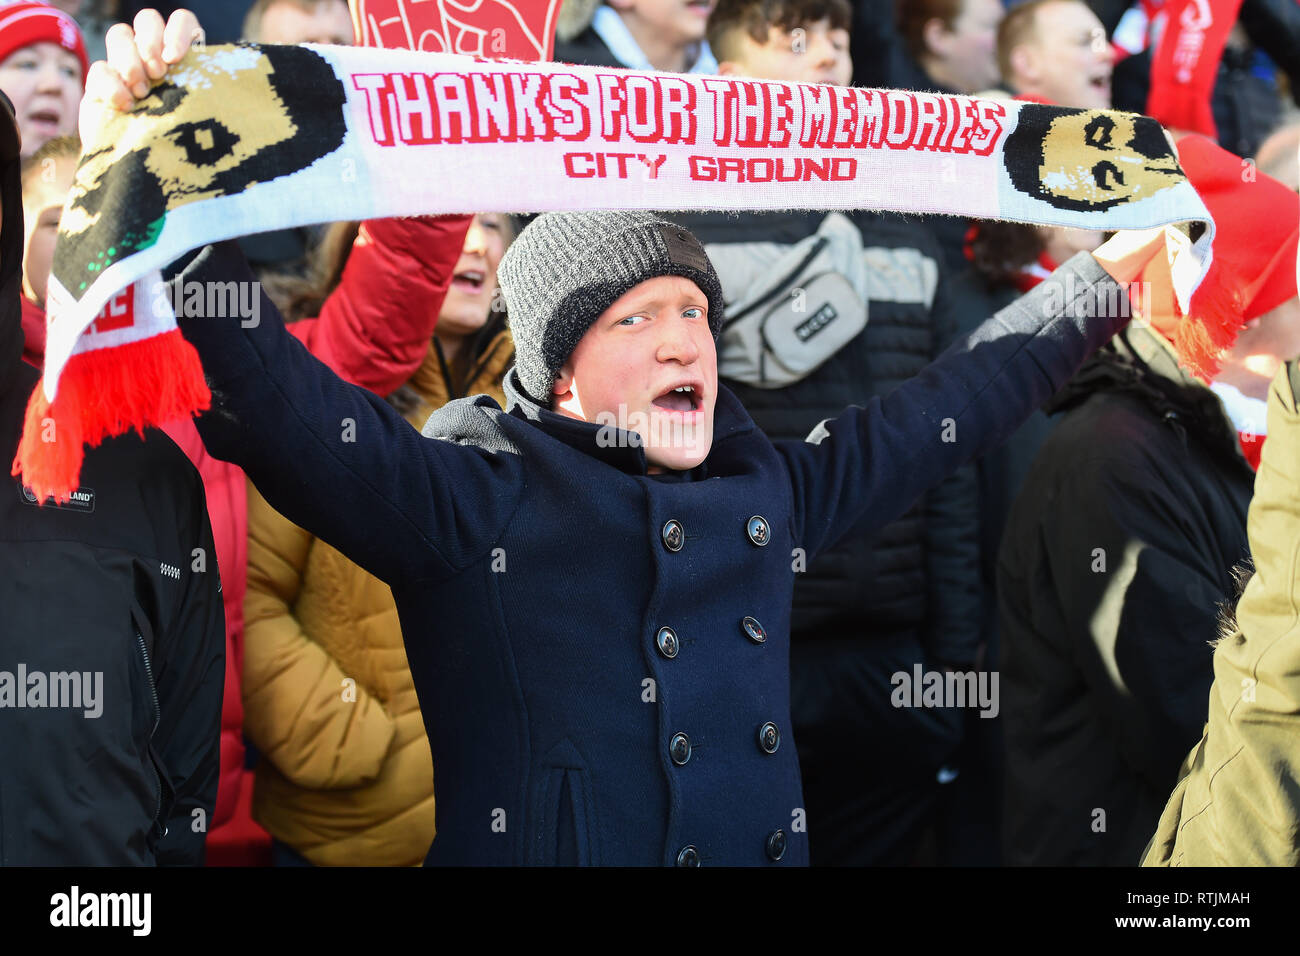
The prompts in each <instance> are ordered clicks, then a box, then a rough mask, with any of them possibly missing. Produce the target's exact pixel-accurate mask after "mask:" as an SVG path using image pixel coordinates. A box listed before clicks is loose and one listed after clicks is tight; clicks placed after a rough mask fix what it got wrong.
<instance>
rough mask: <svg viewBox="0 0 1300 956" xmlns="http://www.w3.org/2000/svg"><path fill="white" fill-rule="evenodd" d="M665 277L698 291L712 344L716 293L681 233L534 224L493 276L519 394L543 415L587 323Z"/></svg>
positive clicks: (602, 223) (569, 217)
mask: <svg viewBox="0 0 1300 956" xmlns="http://www.w3.org/2000/svg"><path fill="white" fill-rule="evenodd" d="M669 275H671V276H682V277H683V278H686V279H690V280H691V281H692V282H694V283H695V284H696V285H697V286H699V287H700V291H701V292H703V293H704V295H705V297H706V298H707V299H708V300H709V325H710V326H711V327H712V329H713V335H714V338H717V336H718V333H719V332H720V331H721V329H722V308H723V303H722V285H721V284H720V283H719V282H718V274H717V273H716V272H714V271H713V263H711V262H710V261H709V257H708V255H707V254H706V253H705V252H704V247H703V246H702V245H700V241H699V240H698V239H696V238H695V236H693V235H691V233H690V232H689V231H688V230H687V229H685V228H683V227H682V226H678V225H676V224H675V223H671V222H669V221H667V220H666V219H660V218H659V217H658V216H656V215H654V214H653V213H647V212H551V213H545V214H543V215H541V216H538V217H537V218H536V219H534V220H533V221H532V222H531V223H529V225H528V227H527V228H526V229H524V231H523V232H521V233H520V234H519V238H517V239H516V240H515V241H514V242H513V243H511V245H510V248H509V249H507V250H506V254H505V255H504V256H503V257H502V259H501V265H500V267H499V269H498V271H497V278H498V280H499V281H500V283H501V291H502V293H503V294H504V295H505V300H506V310H507V313H508V314H509V316H510V327H511V329H512V330H513V333H514V340H515V368H516V369H517V370H518V372H519V382H520V384H521V385H523V387H524V390H525V391H527V392H528V394H529V395H530V396H531V397H532V398H533V399H534V400H535V401H536V402H538V403H539V404H541V405H545V406H548V407H549V406H550V404H551V399H552V397H553V394H552V387H553V386H554V385H555V377H556V375H557V374H558V373H559V371H560V369H561V368H562V367H563V366H564V363H565V362H567V361H568V360H569V356H570V355H572V354H573V350H574V349H575V348H577V346H578V342H579V340H580V339H581V338H582V337H583V335H585V334H586V332H587V329H589V328H590V327H591V323H593V322H594V321H596V319H597V318H598V317H599V316H600V314H601V313H602V312H604V311H605V310H606V309H608V308H609V307H610V306H611V305H613V304H614V302H615V301H616V300H617V299H618V298H619V297H620V296H622V295H623V294H624V293H625V292H627V291H628V290H630V289H631V288H632V287H633V286H636V285H638V284H640V283H642V282H644V281H646V280H647V279H653V278H656V277H658V276H669Z"/></svg>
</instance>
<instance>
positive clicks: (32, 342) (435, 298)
mask: <svg viewBox="0 0 1300 956" xmlns="http://www.w3.org/2000/svg"><path fill="white" fill-rule="evenodd" d="M469 223H470V217H469V216H441V217H437V218H433V217H425V218H418V219H377V220H372V221H369V222H365V223H362V225H361V229H360V231H359V232H358V234H357V239H356V242H355V243H354V244H353V246H352V253H351V255H350V256H349V257H348V262H347V266H346V267H345V268H344V270H343V276H342V279H341V280H340V282H339V286H338V288H337V289H335V290H334V292H333V293H332V294H331V295H330V296H329V298H328V299H327V300H326V301H325V305H324V307H323V308H322V309H321V314H320V316H319V317H318V318H314V319H303V320H301V321H299V322H295V323H293V324H292V325H290V326H289V330H290V331H291V332H292V333H293V334H294V335H296V336H297V337H298V339H299V340H300V341H302V343H303V344H304V345H306V346H307V348H308V349H309V350H310V351H311V353H312V354H313V355H315V356H316V357H317V358H318V359H320V360H321V361H322V362H324V363H325V364H326V365H328V366H329V367H330V368H331V369H333V370H334V371H335V372H336V373H338V375H339V376H341V377H342V378H344V379H346V380H347V381H349V382H352V383H354V384H357V385H361V386H363V387H365V388H368V389H370V390H371V391H373V392H376V393H377V394H380V395H387V394H389V393H390V392H392V391H393V390H394V389H395V388H397V387H398V386H399V385H401V384H402V383H403V382H405V381H406V380H407V379H409V378H410V377H411V375H412V374H414V372H415V370H416V369H417V368H419V366H420V363H421V362H423V361H424V358H425V355H426V354H427V353H428V351H429V341H430V339H432V337H433V327H434V323H435V322H436V321H437V317H438V312H439V311H440V310H441V308H442V299H443V297H444V296H445V295H446V294H447V288H448V286H449V285H450V283H451V276H452V273H453V272H454V270H455V268H456V262H457V260H458V259H459V258H460V253H461V249H462V248H463V247H464V244H465V233H466V232H467V231H468V229H469ZM413 302H418V303H425V304H427V307H426V308H419V309H413V308H411V303H413ZM29 326H30V331H31V333H32V334H30V335H29V336H28V341H27V343H26V349H25V351H24V357H25V358H27V359H28V360H29V361H31V362H32V363H33V364H40V362H41V361H42V359H43V357H44V355H43V353H44V336H43V335H40V334H39V333H41V332H43V331H44V312H43V310H41V308H40V307H39V306H37V305H34V304H33V303H31V302H28V301H27V300H26V299H24V300H23V328H24V331H28V329H29ZM163 430H164V431H165V432H166V433H167V434H168V436H170V437H171V439H172V441H174V442H176V444H177V445H179V446H180V448H181V450H182V451H184V452H185V454H186V455H187V456H188V457H189V459H190V461H192V462H193V463H194V466H195V468H197V469H198V472H199V474H200V476H201V477H202V478H203V488H204V492H205V494H206V495H207V500H208V517H209V519H210V521H211V522H212V534H213V539H214V542H215V546H216V551H217V564H218V566H219V567H220V568H221V586H222V597H223V598H224V601H225V609H226V687H225V697H224V701H223V704H222V709H221V781H220V784H219V785H218V789H217V805H216V809H215V810H214V812H213V818H212V820H211V821H209V831H208V839H207V860H208V863H209V864H214V865H233V866H238V865H245V866H247V865H256V864H265V863H268V862H269V848H270V837H268V836H267V834H266V831H264V830H263V829H262V828H261V827H259V826H258V825H257V824H256V823H254V822H253V818H252V815H251V803H252V784H253V778H252V775H251V774H245V773H244V738H243V730H242V727H243V720H244V709H243V702H242V697H241V693H240V674H241V673H242V671H243V663H244V590H245V580H246V578H245V575H246V570H247V550H248V502H247V497H246V494H247V492H246V484H245V482H246V479H245V477H244V473H243V471H241V470H240V469H239V468H237V467H236V466H234V465H232V464H230V463H229V462H224V461H218V460H217V459H215V458H213V457H211V456H210V455H209V454H208V453H207V451H206V450H205V449H204V448H203V443H202V442H201V441H200V439H199V434H198V430H197V429H196V428H195V426H194V421H193V419H189V418H186V419H181V420H179V421H175V422H171V423H169V424H168V425H166V426H164V428H163Z"/></svg>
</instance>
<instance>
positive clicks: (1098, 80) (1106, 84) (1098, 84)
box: [1088, 73, 1110, 95]
mask: <svg viewBox="0 0 1300 956" xmlns="http://www.w3.org/2000/svg"><path fill="white" fill-rule="evenodd" d="M1088 85H1089V86H1091V87H1092V88H1093V89H1094V90H1096V91H1097V92H1098V93H1105V94H1107V95H1110V74H1109V73H1103V74H1100V75H1098V76H1094V77H1092V78H1091V79H1090V80H1088Z"/></svg>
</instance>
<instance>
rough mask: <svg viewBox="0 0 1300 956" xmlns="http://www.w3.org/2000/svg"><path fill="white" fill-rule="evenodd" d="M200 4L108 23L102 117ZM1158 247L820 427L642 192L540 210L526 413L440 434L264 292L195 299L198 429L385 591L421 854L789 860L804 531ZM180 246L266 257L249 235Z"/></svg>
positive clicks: (521, 370) (873, 495) (987, 417)
mask: <svg viewBox="0 0 1300 956" xmlns="http://www.w3.org/2000/svg"><path fill="white" fill-rule="evenodd" d="M190 26H191V21H190V20H187V19H186V18H184V17H176V18H173V20H172V22H171V23H170V24H168V25H167V27H166V30H164V25H163V23H162V20H161V18H160V17H157V16H153V17H142V18H138V19H137V23H136V27H137V30H138V33H136V34H133V33H132V31H131V30H130V29H129V28H126V27H125V26H121V27H116V28H114V30H115V33H114V35H113V36H112V37H111V38H110V40H111V42H110V54H109V56H110V60H109V63H108V64H97V65H96V68H95V70H93V71H92V80H91V87H90V90H89V93H88V99H87V103H86V105H85V107H84V108H83V120H84V119H86V116H87V113H93V112H94V110H96V109H98V108H102V107H103V105H104V104H105V103H107V102H109V101H113V103H114V104H115V105H116V106H117V107H118V108H129V107H130V105H131V104H132V103H133V102H134V100H135V97H137V96H140V95H143V93H145V92H147V87H148V80H149V78H153V79H158V78H160V77H161V76H163V75H165V73H166V72H167V70H168V69H169V65H170V64H174V63H176V62H177V61H178V60H179V59H180V57H181V56H182V55H183V54H184V52H185V48H186V47H187V46H188V42H187V38H188V36H189V35H190V33H189V31H190ZM164 41H166V42H164ZM164 50H166V52H165V54H164ZM1163 243H1164V230H1155V231H1152V232H1143V233H1136V234H1132V235H1125V236H1122V237H1120V238H1118V239H1117V240H1115V241H1113V242H1112V243H1110V244H1108V245H1107V246H1106V247H1103V248H1102V249H1099V250H1098V251H1097V252H1096V253H1094V254H1092V255H1088V254H1080V255H1079V256H1077V257H1075V258H1074V259H1072V260H1071V261H1070V262H1069V263H1067V264H1066V265H1065V266H1063V267H1062V269H1061V270H1060V271H1059V272H1058V274H1057V276H1056V278H1055V280H1054V281H1053V288H1052V289H1051V290H1044V291H1042V292H1035V293H1032V294H1030V295H1029V296H1027V297H1025V298H1024V299H1022V300H1020V301H1019V302H1017V303H1016V304H1015V305H1014V306H1013V307H1011V308H1009V309H1007V310H1004V311H1003V312H1002V313H1000V314H999V315H998V316H997V317H996V318H995V319H994V320H993V321H991V322H989V323H986V324H985V325H984V326H982V327H981V328H980V329H979V330H978V331H977V332H976V333H974V334H973V335H972V336H970V337H969V338H968V339H966V340H965V341H964V342H962V343H960V344H959V346H958V347H957V348H955V349H953V350H952V351H950V352H948V353H947V354H945V355H944V356H943V357H941V358H940V359H939V360H938V361H937V362H936V363H935V364H934V365H932V366H931V367H930V368H929V369H927V370H926V371H925V372H924V373H922V374H921V375H920V376H918V377H917V378H915V379H913V380H911V381H909V382H908V383H906V384H904V385H903V386H901V387H900V388H899V389H898V390H896V391H895V392H894V393H892V394H891V395H890V396H889V397H887V398H886V399H884V400H883V401H881V400H873V401H872V402H871V403H869V404H868V405H867V406H866V407H865V408H852V409H849V410H848V411H846V412H845V413H844V414H842V415H841V416H839V417H838V418H835V419H833V420H828V421H827V422H824V423H823V424H822V425H821V426H819V427H818V429H816V430H815V431H814V433H813V434H812V435H811V436H810V437H809V439H808V440H807V441H803V442H778V443H773V442H771V441H769V440H768V439H766V438H765V437H764V436H762V435H761V433H759V432H758V431H757V430H756V429H755V428H754V426H753V423H752V422H751V421H750V419H749V417H748V416H747V415H746V414H745V412H744V410H743V409H742V408H741V407H740V406H739V404H738V403H737V402H736V401H735V399H734V398H733V397H732V396H731V394H730V393H729V392H727V391H726V390H725V389H724V388H721V387H720V386H719V385H718V380H717V360H716V347H715V338H716V335H717V334H718V332H719V330H720V327H721V324H722V320H723V308H722V295H721V289H720V287H719V283H718V279H717V275H716V273H715V272H714V270H713V267H712V264H711V263H710V262H709V260H708V257H707V256H706V255H705V254H704V251H703V249H702V247H701V246H700V244H699V243H698V241H697V240H696V239H695V237H693V236H692V235H691V234H690V233H689V232H687V231H686V230H684V229H682V228H681V227H679V226H675V225H674V224H671V223H668V222H665V221H662V220H659V219H657V218H655V217H654V216H652V215H650V214H645V213H621V212H603V213H602V212H593V213H563V214H554V213H553V214H547V215H543V216H541V217H540V218H539V219H537V220H536V221H534V222H533V223H532V224H531V225H530V226H529V227H528V228H527V229H526V230H525V231H524V233H523V234H522V235H521V236H520V237H519V239H518V240H517V241H516V242H515V244H514V245H513V246H512V247H511V249H510V251H509V252H508V253H507V255H506V257H505V259H504V260H503V261H502V264H501V281H502V286H503V289H504V291H505V298H506V302H507V306H508V309H509V314H510V317H511V322H512V325H513V329H514V334H515V339H516V346H517V362H516V366H515V368H514V370H513V371H512V372H511V373H510V374H509V376H508V378H507V382H506V395H507V410H505V411H503V410H501V409H500V408H499V407H498V406H497V405H496V403H495V402H493V401H492V400H490V399H487V398H485V397H483V396H479V397H477V398H475V399H468V400H461V401H457V402H453V403H451V404H450V405H448V406H447V407H446V408H445V409H443V410H441V411H440V412H438V413H436V414H435V415H434V416H433V417H432V418H431V419H430V420H429V422H428V424H426V426H425V428H424V433H423V436H420V435H416V434H415V433H414V432H412V430H411V429H410V427H409V425H407V423H406V422H405V421H404V420H403V419H402V418H401V417H400V416H399V415H398V414H397V413H396V412H394V411H392V410H391V409H390V408H389V407H388V406H387V405H386V404H384V403H383V402H382V401H378V400H376V399H375V398H374V396H372V395H369V394H368V393H365V392H364V391H362V390H360V389H356V388H353V387H350V386H347V385H345V384H344V383H343V382H342V381H340V380H339V379H337V378H336V377H335V376H333V375H332V374H331V373H329V372H328V370H326V369H325V368H324V367H323V366H322V365H320V364H319V363H318V362H316V361H315V360H313V359H312V358H311V357H310V356H309V355H308V354H307V353H306V352H305V350H303V349H302V348H301V346H299V345H298V343H297V342H296V341H295V340H293V339H292V337H290V336H289V335H287V333H286V332H285V331H284V328H283V326H282V324H281V322H280V320H279V318H278V316H277V315H275V313H274V309H273V307H272V306H271V304H270V302H269V301H267V300H265V299H264V300H263V302H262V311H261V315H262V318H261V321H260V322H259V323H257V324H256V325H255V326H252V327H247V328H244V327H241V325H240V323H239V320H238V318H234V319H222V318H219V317H215V316H208V315H197V316H196V315H191V316H187V317H185V318H182V319H180V326H181V330H182V332H183V333H184V335H185V336H186V338H187V339H188V340H189V341H190V342H191V343H192V344H193V345H194V346H195V347H196V348H197V350H198V352H199V354H200V356H201V357H202V359H203V363H204V367H205V371H206V373H207V375H208V378H209V381H210V382H211V384H212V387H213V388H212V391H213V401H214V407H213V410H212V413H210V414H207V415H205V416H204V417H203V418H202V419H201V420H200V423H199V427H200V432H201V433H202V434H203V437H204V440H205V442H206V443H207V445H208V447H209V450H210V451H211V452H212V453H213V454H215V455H217V456H218V457H222V458H229V459H231V460H235V461H237V462H238V463H239V464H241V465H242V466H243V467H244V468H245V470H246V471H247V472H248V474H249V475H250V477H251V478H252V479H253V480H254V482H255V483H256V484H257V485H258V487H259V490H261V491H262V492H263V494H264V496H265V497H266V498H267V500H268V501H270V502H271V503H272V504H274V505H275V506H276V507H277V508H278V509H279V510H281V511H282V513H284V514H285V515H286V516H287V517H289V518H290V519H291V520H293V521H295V522H296V523H297V524H299V525H301V526H302V527H305V528H307V529H309V530H312V531H313V532H315V533H317V534H319V535H320V536H321V537H322V538H324V539H325V540H327V541H329V542H330V543H331V544H333V545H335V546H336V547H338V548H339V549H340V550H341V551H343V552H344V553H345V554H347V555H348V556H350V557H352V558H353V559H354V560H356V561H357V562H358V563H359V564H361V565H362V566H363V567H365V568H367V569H368V570H370V571H371V572H372V573H374V574H375V575H376V576H378V577H380V578H381V579H383V580H385V581H386V582H388V583H389V584H390V585H391V586H392V589H393V594H394V598H395V599H396V603H397V606H398V610H399V614H400V616H401V620H402V629H403V634H404V637H405V641H406V649H407V656H408V659H409V661H410V664H411V670H412V674H413V676H414V679H415V682H416V687H417V690H418V693H419V696H420V703H421V709H422V711H423V713H424V716H425V722H426V727H427V729H428V730H429V736H430V744H431V747H432V750H433V757H434V765H435V766H436V767H438V768H439V773H440V774H441V775H442V776H441V777H440V780H441V781H442V782H441V783H440V784H439V786H438V793H437V798H438V817H439V819H438V836H437V839H436V840H434V842H433V846H432V848H431V849H430V852H429V855H428V857H427V862H429V863H437V864H479V865H482V864H499V865H510V864H528V863H532V864H547V863H592V864H639V865H652V864H659V865H680V866H697V865H700V864H702V863H709V864H723V865H727V864H731V865H773V864H777V863H784V864H785V865H790V864H800V863H805V862H806V861H807V841H806V832H807V827H808V826H816V821H809V820H807V818H806V814H805V812H804V808H803V805H802V804H803V801H802V796H801V790H800V781H799V771H798V764H797V761H796V758H795V748H794V743H795V742H794V741H793V740H792V739H791V736H790V732H789V726H790V723H789V670H788V655H789V620H790V604H791V592H792V589H793V577H794V575H793V573H792V556H794V555H799V554H803V555H805V556H806V558H807V560H811V559H812V558H813V557H814V556H815V555H816V554H817V553H818V552H820V551H821V550H823V549H824V548H826V547H828V546H830V545H832V544H833V543H834V542H835V541H836V540H837V539H838V537H839V536H840V535H841V534H843V533H844V532H846V531H847V530H848V529H849V528H850V527H852V526H853V523H854V522H855V521H857V520H858V519H859V518H861V517H863V516H864V515H867V514H870V515H871V516H872V519H873V520H874V521H876V522H877V523H878V524H881V525H883V524H885V523H887V522H888V521H890V520H892V519H894V518H896V517H897V516H898V515H899V514H901V513H902V512H903V511H904V510H905V509H906V508H907V507H908V506H909V505H910V504H911V503H912V501H913V500H915V498H916V497H917V496H918V495H920V494H922V493H924V491H925V490H926V489H927V488H930V487H932V486H933V485H934V484H935V483H937V482H938V481H940V480H941V479H942V478H943V477H944V476H945V475H947V474H949V473H950V472H951V471H952V470H953V469H955V468H956V467H958V466H959V465H960V464H961V463H962V462H964V461H967V460H969V459H970V458H972V457H973V456H975V455H977V454H979V453H980V452H981V451H983V450H985V449H986V448H988V447H990V446H991V445H993V444H995V443H996V442H997V441H999V440H1001V438H1003V437H1005V435H1006V434H1007V433H1008V432H1009V431H1010V430H1012V429H1013V428H1014V427H1015V426H1016V425H1017V424H1018V423H1019V422H1020V421H1022V420H1023V419H1024V418H1025V417H1026V416H1027V415H1028V414H1029V413H1030V411H1031V410H1032V409H1033V408H1035V407H1036V406H1037V405H1039V404H1040V403H1041V402H1042V401H1044V400H1045V399H1046V398H1047V397H1048V396H1049V395H1050V394H1051V393H1052V392H1053V391H1054V390H1055V389H1056V388H1058V387H1059V386H1060V385H1062V384H1064V382H1065V381H1066V380H1067V379H1068V378H1069V377H1070V375H1071V374H1073V372H1074V371H1075V369H1076V368H1077V367H1078V365H1079V364H1080V363H1081V362H1082V361H1083V360H1084V358H1086V357H1087V356H1088V355H1089V354H1090V353H1091V352H1093V351H1094V350H1095V349H1097V348H1098V347H1099V346H1100V345H1101V344H1102V343H1103V342H1105V341H1106V340H1107V339H1109V338H1110V337H1111V336H1112V335H1113V334H1114V332H1115V331H1116V330H1117V329H1119V328H1121V327H1122V326H1123V325H1124V322H1125V317H1123V316H1115V315H1110V314H1108V308H1109V307H1110V305H1111V304H1112V303H1114V301H1115V298H1114V296H1115V295H1116V292H1117V290H1116V288H1115V283H1116V282H1119V283H1125V282H1127V281H1129V280H1131V279H1132V278H1134V277H1135V276H1136V275H1137V272H1138V270H1139V269H1140V267H1141V265H1142V264H1143V263H1145V262H1146V261H1147V260H1149V259H1150V257H1151V256H1152V255H1153V254H1155V252H1156V251H1157V250H1158V249H1160V248H1162V247H1163ZM172 271H173V272H174V273H175V274H176V276H177V279H178V281H185V282H191V281H193V282H228V281H232V280H233V281H236V282H248V281H251V275H250V274H249V272H248V270H247V266H246V264H245V263H244V262H243V260H242V258H241V256H240V255H239V253H238V250H237V249H236V248H234V247H232V245H231V244H230V243H220V244H216V245H211V246H207V247H205V248H203V249H201V250H199V251H198V253H197V255H195V256H187V257H185V259H184V260H182V261H181V262H180V263H178V264H177V265H176V266H174V267H173V269H172ZM1045 285H1046V284H1045ZM1062 288H1067V289H1072V290H1074V292H1073V294H1072V295H1070V296H1069V297H1068V298H1066V299H1065V300H1064V301H1063V300H1062V296H1061V295H1060V290H1061V289H1062ZM1049 291H1050V292H1051V293H1054V294H1049ZM1121 311H1122V310H1121ZM615 423H617V427H616V425H615ZM945 423H950V424H951V425H952V427H953V428H955V432H956V436H957V440H956V441H952V440H945V439H944V437H943V435H944V431H945V428H946V427H947V426H946V425H945ZM950 433H951V432H950ZM435 619H436V620H437V621H438V631H439V636H438V639H437V640H436V641H435V640H432V639H430V638H429V636H428V635H429V627H430V623H431V622H432V621H434V620H435ZM882 769H883V770H884V771H885V772H887V768H882Z"/></svg>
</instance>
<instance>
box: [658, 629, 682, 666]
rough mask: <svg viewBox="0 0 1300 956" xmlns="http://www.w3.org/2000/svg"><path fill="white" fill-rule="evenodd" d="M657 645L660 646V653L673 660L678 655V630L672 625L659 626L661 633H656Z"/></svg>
mask: <svg viewBox="0 0 1300 956" xmlns="http://www.w3.org/2000/svg"><path fill="white" fill-rule="evenodd" d="M655 646H656V647H658V648H659V653H660V654H662V655H663V656H664V657H666V658H668V659H669V660H672V659H673V658H674V657H676V656H677V648H678V646H679V645H678V643H677V632H676V631H674V630H673V629H672V628H671V627H661V628H659V633H658V634H656V635H655Z"/></svg>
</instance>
